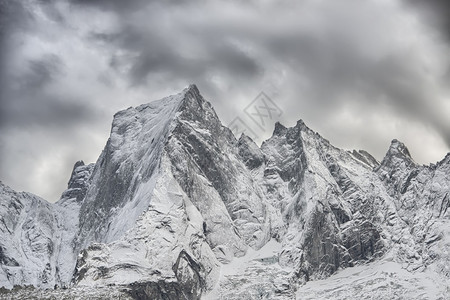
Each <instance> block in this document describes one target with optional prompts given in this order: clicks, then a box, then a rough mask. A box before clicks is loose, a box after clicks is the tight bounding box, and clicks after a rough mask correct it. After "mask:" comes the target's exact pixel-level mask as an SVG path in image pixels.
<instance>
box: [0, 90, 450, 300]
mask: <svg viewBox="0 0 450 300" xmlns="http://www.w3.org/2000/svg"><path fill="white" fill-rule="evenodd" d="M449 157H450V154H447V156H446V157H445V158H444V159H443V160H441V161H440V162H438V163H436V164H434V165H433V164H431V165H429V166H420V165H418V164H416V163H415V162H414V161H413V160H412V158H411V155H410V153H409V150H408V149H407V147H406V146H404V144H403V143H401V142H399V141H397V140H395V139H394V140H393V141H392V142H391V146H390V147H389V149H388V151H387V153H386V155H385V157H384V158H383V160H382V161H381V162H378V161H377V160H376V159H375V158H374V157H372V156H371V155H370V154H369V153H368V152H366V151H364V150H359V151H356V150H353V151H346V150H342V149H339V148H337V147H334V146H333V145H332V144H331V143H330V142H329V141H328V140H326V139H325V138H323V137H322V136H321V135H320V134H318V133H317V132H315V131H313V130H312V129H310V128H309V127H308V126H307V125H306V124H305V123H304V122H303V121H302V120H299V121H298V122H297V123H296V125H295V126H293V127H285V126H284V125H282V124H281V123H279V122H277V123H276V124H275V126H274V131H273V134H272V136H271V137H270V138H269V139H267V140H266V141H264V142H263V143H262V144H261V146H260V147H259V146H258V145H256V143H255V142H254V141H253V140H252V139H251V138H249V137H248V136H246V135H241V136H240V137H239V138H238V139H237V138H236V137H235V136H234V135H233V134H232V132H231V131H230V130H229V129H228V128H226V127H225V126H223V125H222V123H221V122H220V120H219V118H218V116H217V114H216V113H215V111H214V109H213V107H212V106H211V104H210V103H209V102H208V101H206V100H205V99H204V98H203V97H202V96H201V94H200V92H199V90H198V88H197V87H196V86H195V85H190V86H189V87H187V88H186V89H184V90H183V91H182V92H181V93H179V94H177V95H173V96H169V97H166V98H163V99H161V100H158V101H154V102H150V103H148V104H143V105H140V106H137V107H134V108H133V107H130V108H128V109H125V110H122V111H120V112H118V113H116V114H115V115H114V120H113V123H112V128H111V136H110V138H109V139H108V141H107V143H106V145H105V148H104V150H103V151H102V153H101V155H100V157H99V159H98V160H97V162H96V163H95V164H88V165H85V164H84V162H82V161H80V162H77V163H76V164H75V165H74V168H73V171H72V175H71V178H70V180H69V183H68V188H67V190H66V191H64V192H63V193H62V196H61V199H60V200H59V201H58V202H57V203H55V204H49V203H45V202H42V201H43V200H36V199H37V198H36V199H35V198H34V197H35V196H33V195H28V194H23V195H22V194H17V193H16V192H14V191H12V190H10V189H8V188H6V187H5V186H4V185H3V184H1V186H0V187H1V190H2V193H1V194H0V196H1V197H2V198H1V199H2V206H1V207H0V208H1V210H0V216H1V217H2V220H9V219H7V218H6V216H7V215H12V216H17V218H16V219H17V220H21V219H24V218H25V219H26V218H28V217H27V216H28V215H27V213H26V212H24V211H23V209H22V210H20V209H19V210H17V209H15V208H14V207H15V206H17V205H19V203H17V204H15V203H16V202H17V201H15V200H14V199H16V198H20V197H22V198H23V201H24V202H25V203H26V205H30V204H29V203H42V204H39V205H40V206H39V205H38V206H39V207H42V208H40V211H42V214H43V215H46V216H47V217H46V218H44V219H43V220H47V221H45V222H40V221H39V222H37V223H36V224H35V226H34V227H30V226H28V225H27V226H25V225H24V224H25V223H23V222H22V223H21V222H19V221H17V220H16V219H11V221H9V222H10V223H11V224H13V225H7V223H6V222H5V221H3V223H2V222H0V235H1V236H2V237H3V240H4V241H7V242H0V250H1V251H0V264H1V265H2V268H1V269H0V285H3V286H5V287H9V288H10V287H12V286H13V285H17V284H18V285H26V284H32V285H35V286H38V287H44V288H45V287H53V286H54V285H56V286H60V287H63V286H70V287H71V290H77V287H85V288H86V289H87V290H90V291H91V292H92V293H95V290H99V291H100V290H101V288H102V287H104V286H109V285H117V286H121V287H123V289H124V290H126V291H127V292H124V293H125V294H126V295H127V297H131V298H133V297H135V296H136V295H140V296H139V297H141V298H144V299H145V297H147V298H148V299H153V298H158V297H160V298H161V297H168V298H169V299H180V298H181V299H199V298H205V297H206V298H208V297H213V296H211V295H216V296H217V297H219V296H220V297H227V298H229V299H255V298H258V295H259V293H264V295H265V297H268V298H279V299H292V298H293V297H295V294H296V293H297V292H296V291H297V289H301V286H302V285H303V284H305V283H307V282H309V281H314V280H322V279H325V278H328V277H329V276H334V275H333V274H335V273H336V272H340V271H341V270H344V269H346V268H349V267H352V266H358V265H365V264H369V263H375V262H380V261H382V260H383V259H385V258H386V257H392V260H393V261H395V263H398V264H402V266H403V267H404V268H405V269H406V270H408V272H420V270H425V269H429V270H432V272H434V273H436V274H437V275H436V276H438V277H439V278H440V277H443V278H448V277H450V274H449V272H448V271H446V269H445V265H446V263H447V262H448V261H449V257H448V255H446V254H445V253H446V251H447V250H446V249H450V248H449V247H450V242H449V241H448V240H447V236H448V233H447V232H446V230H447V229H446V228H448V224H449V219H450V216H449V213H448V209H447V208H448V207H449V206H450V197H449V194H450V185H449V182H450V178H449V176H450V175H449V174H450V163H449V162H450V159H449ZM20 195H22V196H20ZM22 198H21V199H22ZM20 203H22V202H20ZM18 207H20V205H19V206H18ZM27 207H28V206H27ZM32 207H34V206H32ZM38 211H39V210H38ZM13 212H14V213H13ZM35 218H36V217H33V216H32V217H31V219H32V220H35ZM51 220H53V221H51ZM11 228H14V230H15V231H14V232H13V231H12V230H11ZM30 233H33V236H34V237H35V239H34V240H33V239H31V238H30ZM18 235H20V236H22V238H21V239H20V240H17V239H16V238H15V237H16V236H18ZM33 241H35V242H33ZM17 242H19V243H22V244H24V245H29V246H27V247H29V248H26V247H25V248H26V249H29V250H27V251H28V253H32V254H33V255H37V256H38V257H42V258H43V259H41V260H42V263H35V262H32V261H28V260H27V258H26V256H25V254H23V253H22V252H20V251H17V250H16V249H17ZM14 245H16V246H14ZM268 247H269V248H270V247H272V248H271V249H277V250H276V251H275V250H273V251H275V252H271V251H272V250H270V249H269V248H268ZM22 248H23V246H22ZM45 249H47V250H45ZM267 251H269V252H270V253H271V254H270V255H271V256H268V257H262V258H261V257H260V258H258V259H256V260H255V259H252V260H248V259H249V257H251V256H252V255H256V254H257V253H266V252H267ZM269 252H268V253H269ZM255 253H256V254H255ZM261 255H262V254H261ZM237 261H242V262H243V265H242V266H236V265H235V262H237ZM434 273H433V274H434ZM27 274H28V275H27ZM260 274H267V275H268V278H272V277H273V278H279V279H277V280H278V281H277V282H275V281H273V282H272V281H269V282H268V281H267V280H268V279H267V278H263V277H261V276H262V275H260ZM271 276H272V277H271ZM242 282H245V284H242ZM444 287H445V286H444ZM116 292H117V293H121V292H120V291H118V290H117V291H116ZM377 293H378V291H377ZM133 295H134V296H133ZM136 297H137V296H136Z"/></svg>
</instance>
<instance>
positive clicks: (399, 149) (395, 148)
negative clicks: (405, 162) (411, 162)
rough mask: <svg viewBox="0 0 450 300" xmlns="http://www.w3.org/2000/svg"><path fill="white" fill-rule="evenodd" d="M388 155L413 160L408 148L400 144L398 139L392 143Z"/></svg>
mask: <svg viewBox="0 0 450 300" xmlns="http://www.w3.org/2000/svg"><path fill="white" fill-rule="evenodd" d="M388 154H391V155H395V154H401V155H404V156H406V157H408V158H412V157H411V154H410V153H409V150H408V148H407V147H406V146H405V144H403V143H402V142H400V141H399V140H397V139H393V140H392V141H391V146H390V147H389V150H388Z"/></svg>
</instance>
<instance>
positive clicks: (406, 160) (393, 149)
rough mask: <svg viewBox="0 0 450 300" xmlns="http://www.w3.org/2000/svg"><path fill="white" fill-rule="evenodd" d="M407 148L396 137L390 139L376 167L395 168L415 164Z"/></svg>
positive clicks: (403, 167) (409, 166)
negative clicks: (387, 147) (389, 143)
mask: <svg viewBox="0 0 450 300" xmlns="http://www.w3.org/2000/svg"><path fill="white" fill-rule="evenodd" d="M416 165H417V164H416V163H415V162H414V160H413V158H412V157H411V154H410V152H409V150H408V148H407V147H406V146H405V144H403V143H402V142H400V141H399V140H397V139H394V140H392V142H391V145H390V147H389V149H388V151H387V153H386V155H385V157H384V158H383V160H382V161H381V163H380V166H379V167H378V169H380V170H381V169H384V170H389V169H392V170H395V169H405V168H411V167H414V166H416Z"/></svg>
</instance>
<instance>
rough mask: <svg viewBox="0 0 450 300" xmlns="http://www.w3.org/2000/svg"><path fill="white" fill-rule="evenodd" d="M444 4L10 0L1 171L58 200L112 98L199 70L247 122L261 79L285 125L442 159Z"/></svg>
mask: <svg viewBox="0 0 450 300" xmlns="http://www.w3.org/2000/svg"><path fill="white" fill-rule="evenodd" d="M448 3H449V1H448V0H442V1H438V0H431V1H430V0H423V1H421V0H397V1H396V0H366V1H361V0H339V1H336V0H304V1H294V0H292V1H289V0H285V1H277V0H264V1H256V0H255V1H238V0H228V1H206V0H203V1H201V0H196V1H175V0H172V1H156V0H153V1H144V0H132V1H131V0H129V1H122V0H111V1H108V0H71V1H69V0H58V1H57V0H54V1H52V0H21V1H18V0H17V1H11V0H0V47H1V48H0V50H1V51H0V180H1V181H3V182H4V183H5V184H7V185H10V186H11V187H12V188H14V189H16V190H19V191H22V190H23V191H29V192H32V193H35V194H37V195H39V196H41V197H43V198H45V199H47V200H49V201H51V202H54V201H56V200H57V199H58V198H59V196H60V194H61V192H62V191H63V190H64V189H65V188H66V185H67V181H68V179H69V176H70V172H71V170H72V166H73V164H74V163H75V162H76V161H77V160H84V161H85V162H86V163H88V162H95V161H96V159H97V157H98V156H99V155H100V152H101V150H102V149H103V147H104V145H105V143H106V140H107V138H108V136H109V130H110V125H111V121H112V116H113V114H114V113H115V112H116V111H118V110H120V109H124V108H127V107H129V106H136V105H139V104H141V103H146V102H149V101H152V100H156V99H159V98H162V97H164V96H167V95H170V94H173V93H176V92H179V91H180V90H182V89H183V88H184V87H186V86H187V85H188V84H190V83H196V84H197V86H198V87H199V89H200V91H201V92H202V94H203V95H204V96H205V98H207V100H209V101H211V102H212V104H213V105H214V107H215V108H216V111H217V113H218V114H219V116H220V117H221V119H222V122H223V123H224V124H228V123H229V122H231V121H232V120H233V119H234V118H235V117H239V118H241V120H242V121H243V122H244V123H247V124H250V123H251V121H250V120H249V119H248V118H247V117H248V116H246V115H245V113H244V109H245V108H246V107H247V106H248V104H249V103H251V102H252V100H253V99H254V98H255V97H256V96H257V95H258V94H259V93H260V92H261V91H264V92H265V93H266V94H267V95H268V96H269V97H270V98H271V99H272V101H273V102H274V103H276V104H277V106H278V107H279V108H280V109H281V110H282V112H283V113H282V114H281V116H279V117H278V118H279V120H280V121H281V122H282V123H283V124H284V125H286V126H293V125H295V122H296V121H297V120H298V119H303V120H304V121H305V123H306V124H307V125H308V126H309V127H311V128H312V129H313V130H315V131H318V132H319V133H320V134H322V136H324V137H325V138H327V139H328V140H330V141H331V142H332V143H333V144H335V145H336V146H339V147H341V148H344V149H365V150H367V151H369V152H370V153H372V154H373V155H374V156H375V157H376V158H377V159H379V160H381V159H382V158H383V156H384V154H385V152H386V151H387V148H388V147H389V144H390V141H391V140H392V139H394V138H397V139H399V140H401V141H403V142H404V143H405V144H406V145H407V146H408V147H409V149H410V152H411V153H412V155H413V157H414V158H415V160H416V161H417V162H419V163H424V164H428V163H431V162H433V163H434V162H436V161H438V160H441V159H442V158H443V157H444V156H445V154H446V153H447V152H449V149H450V119H449V116H450V16H449V15H448V12H450V5H449V4H448ZM269 125H270V127H271V126H273V123H272V124H269ZM249 126H250V127H251V126H252V125H249ZM253 129H254V131H255V132H256V134H257V135H258V137H259V138H258V141H259V142H260V141H261V139H263V138H267V137H269V136H270V134H271V131H272V129H271V128H269V127H268V128H263V129H261V128H253ZM258 130H259V131H258Z"/></svg>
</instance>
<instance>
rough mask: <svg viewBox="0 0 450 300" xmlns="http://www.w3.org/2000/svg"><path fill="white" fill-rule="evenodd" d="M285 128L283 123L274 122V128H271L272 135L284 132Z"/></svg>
mask: <svg viewBox="0 0 450 300" xmlns="http://www.w3.org/2000/svg"><path fill="white" fill-rule="evenodd" d="M286 130H287V128H286V126H284V125H283V124H281V123H280V122H278V121H277V122H276V123H275V128H274V130H273V135H282V134H284V133H285V132H286Z"/></svg>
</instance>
